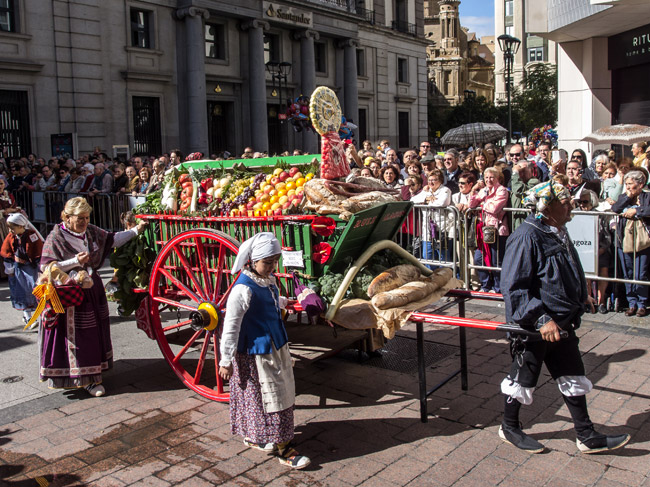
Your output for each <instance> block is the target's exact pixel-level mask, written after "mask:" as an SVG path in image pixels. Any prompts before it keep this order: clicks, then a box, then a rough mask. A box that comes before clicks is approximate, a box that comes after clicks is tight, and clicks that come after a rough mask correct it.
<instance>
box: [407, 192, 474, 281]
mask: <svg viewBox="0 0 650 487" xmlns="http://www.w3.org/2000/svg"><path fill="white" fill-rule="evenodd" d="M461 221H462V216H461V214H460V212H459V211H458V209H457V208H456V207H455V206H449V207H447V208H433V207H431V206H428V205H415V206H414V207H413V209H412V210H411V213H409V215H408V217H407V219H406V221H405V222H404V224H403V226H402V230H401V231H400V232H399V233H398V234H397V237H396V239H397V243H398V244H399V245H400V246H401V247H402V248H404V249H406V250H408V251H409V252H411V253H412V254H413V255H414V256H415V257H417V258H418V259H419V260H420V261H421V262H422V263H423V264H425V265H426V266H428V267H431V268H435V267H451V268H452V269H455V270H456V272H457V273H459V272H460V269H461V266H460V261H459V255H460V250H461V248H460V247H459V239H458V237H459V235H460V234H459V232H458V229H459V228H460V225H459V222H461ZM458 275H460V274H458Z"/></svg>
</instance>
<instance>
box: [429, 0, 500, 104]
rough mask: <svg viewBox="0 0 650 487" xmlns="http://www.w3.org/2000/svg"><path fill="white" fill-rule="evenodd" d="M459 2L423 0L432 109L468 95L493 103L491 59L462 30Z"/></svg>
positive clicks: (490, 55) (475, 39) (492, 61)
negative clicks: (483, 98)
mask: <svg viewBox="0 0 650 487" xmlns="http://www.w3.org/2000/svg"><path fill="white" fill-rule="evenodd" d="M460 3H461V2H460V1H459V0H425V2H424V32H425V38H426V39H427V40H428V41H429V46H428V47H427V66H428V76H429V100H430V102H431V103H432V104H433V105H435V106H454V105H459V104H461V103H462V102H463V99H464V97H465V96H466V93H467V91H468V90H469V91H472V92H474V94H475V95H476V96H484V97H486V98H487V99H492V97H493V96H494V74H493V71H494V56H493V54H492V53H491V52H490V50H489V49H488V48H487V47H486V46H483V45H482V44H481V41H480V40H479V39H477V38H476V35H475V34H473V33H468V32H467V30H466V29H464V28H463V27H461V22H460V17H459V11H458V7H459V5H460Z"/></svg>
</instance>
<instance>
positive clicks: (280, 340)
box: [237, 272, 288, 355]
mask: <svg viewBox="0 0 650 487" xmlns="http://www.w3.org/2000/svg"><path fill="white" fill-rule="evenodd" d="M237 284H243V285H244V286H246V287H248V288H249V289H250V290H251V291H252V292H253V295H252V297H251V303H250V307H249V308H248V311H246V313H245V314H244V318H243V319H242V325H241V330H240V332H239V341H238V342H237V352H239V353H247V354H248V355H264V354H269V353H271V352H272V350H273V349H272V347H271V343H273V344H274V345H275V348H276V349H278V350H279V349H280V348H282V347H283V346H284V344H285V343H287V341H288V338H287V331H286V330H285V328H284V323H283V322H282V317H281V316H280V313H279V310H278V304H279V302H280V295H279V293H278V288H277V287H275V286H272V287H262V286H260V285H259V284H257V283H256V282H255V281H253V280H252V279H251V278H250V277H248V276H247V275H246V274H244V273H243V272H242V273H241V274H240V275H239V278H238V279H237ZM271 293H273V294H274V295H275V299H273V296H272V295H271ZM276 303H278V304H276Z"/></svg>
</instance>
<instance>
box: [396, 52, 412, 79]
mask: <svg viewBox="0 0 650 487" xmlns="http://www.w3.org/2000/svg"><path fill="white" fill-rule="evenodd" d="M408 67H409V65H408V59H406V58H403V57H398V58H397V81H398V82H399V83H408V82H409V69H408Z"/></svg>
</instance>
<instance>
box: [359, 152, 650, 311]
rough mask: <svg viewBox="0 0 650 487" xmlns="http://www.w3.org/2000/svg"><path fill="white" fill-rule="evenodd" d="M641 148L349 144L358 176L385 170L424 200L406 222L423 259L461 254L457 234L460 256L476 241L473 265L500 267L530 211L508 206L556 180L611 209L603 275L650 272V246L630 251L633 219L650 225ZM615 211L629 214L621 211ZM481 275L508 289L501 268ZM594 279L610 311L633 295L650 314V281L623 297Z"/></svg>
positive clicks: (476, 276) (487, 285) (604, 230)
mask: <svg viewBox="0 0 650 487" xmlns="http://www.w3.org/2000/svg"><path fill="white" fill-rule="evenodd" d="M632 154H633V158H630V157H620V158H617V156H616V154H615V152H614V151H613V150H612V151H604V150H599V151H596V152H595V153H594V154H593V157H592V159H591V160H588V158H587V155H586V154H585V152H584V151H583V150H581V149H576V150H574V151H572V152H571V153H570V155H569V153H568V152H567V151H565V150H562V149H558V148H557V147H553V145H552V143H551V142H549V141H543V142H541V143H539V144H538V145H536V144H534V143H529V144H526V146H524V145H521V144H509V145H506V146H505V147H504V148H503V149H500V148H499V147H497V146H495V145H493V144H486V145H485V146H483V147H480V148H479V147H477V148H469V149H468V150H462V151H459V150H457V149H449V150H447V151H445V152H441V153H438V151H432V148H431V144H430V143H429V142H427V141H423V142H422V143H421V144H420V147H419V150H418V149H413V150H408V151H405V152H403V153H402V152H399V151H396V150H395V149H393V148H391V146H390V141H388V140H382V141H381V142H380V143H379V145H378V147H376V148H374V147H373V145H372V143H370V142H369V141H364V142H363V144H362V146H361V147H360V149H359V150H356V149H355V147H354V146H348V158H349V159H350V160H351V161H353V166H356V167H355V168H354V169H353V170H352V171H353V173H354V174H355V175H360V176H366V177H372V178H376V179H378V180H379V181H381V182H382V183H383V184H384V185H385V186H386V187H387V188H393V189H399V190H400V194H401V197H402V199H403V200H410V201H412V202H414V203H416V205H419V208H420V211H416V213H415V215H416V216H415V219H413V218H411V219H410V220H409V221H407V223H406V224H405V226H404V228H403V230H402V231H403V233H402V238H403V239H404V242H405V243H406V244H407V245H408V246H410V247H411V250H412V251H413V252H414V253H415V254H416V255H417V256H418V257H420V258H422V259H425V260H431V259H434V260H439V261H451V259H452V255H451V254H452V251H453V243H452V242H453V240H454V238H456V240H457V242H458V247H457V248H456V255H457V256H458V257H457V259H460V260H462V259H463V257H464V256H463V255H462V254H463V253H464V252H463V250H464V247H465V246H467V247H469V248H471V249H472V251H471V252H470V261H471V263H472V264H475V265H476V266H478V267H479V268H480V267H488V268H489V267H500V263H501V260H502V258H503V252H504V250H505V244H506V240H507V238H508V236H509V235H510V233H511V232H512V231H514V230H515V229H516V228H517V227H518V226H519V225H521V224H522V223H523V221H524V220H525V218H526V216H527V212H524V211H520V212H516V211H511V210H510V211H506V210H507V209H523V208H524V197H525V196H526V193H527V192H528V191H529V190H530V189H532V188H533V187H534V186H536V185H537V184H540V183H543V182H545V181H549V180H550V179H553V180H555V181H557V182H559V183H561V184H562V185H564V186H565V187H567V188H568V189H569V191H570V193H571V195H572V197H573V203H574V206H575V208H576V210H577V211H592V212H593V211H600V212H609V215H610V216H601V217H600V218H599V227H598V228H599V231H598V237H599V238H598V240H599V245H598V246H599V248H598V257H597V260H598V263H597V267H598V269H597V274H598V275H599V276H601V277H610V276H613V275H614V274H613V272H614V271H615V270H616V269H614V267H615V266H618V269H617V270H616V271H617V273H616V275H617V276H618V277H623V278H625V279H626V280H636V281H647V280H648V277H650V276H649V274H650V272H649V271H650V249H643V250H638V251H636V250H635V251H634V252H632V253H630V252H623V238H624V235H625V229H626V225H627V222H629V221H632V220H635V219H637V220H638V219H641V221H643V222H644V224H645V227H646V229H650V192H646V191H645V189H646V188H647V184H648V179H649V178H648V168H649V166H650V149H649V148H648V147H647V145H646V144H645V143H638V144H634V145H633V146H632ZM451 207H454V208H455V209H456V210H457V211H458V212H459V213H460V214H465V213H466V212H469V213H467V215H466V219H465V221H467V222H469V225H470V226H471V228H469V229H468V230H467V232H466V233H464V229H460V228H459V226H458V223H459V222H458V221H457V220H458V218H453V215H451V213H450V212H449V211H447V210H445V209H448V208H451ZM611 212H614V213H618V214H620V217H619V218H618V219H615V218H612V216H611ZM646 218H647V220H646ZM450 220H451V222H450ZM616 225H618V228H616ZM459 231H460V234H456V232H459ZM464 235H467V240H464V238H463V237H464ZM614 256H617V259H615V258H614ZM472 281H473V282H472V286H473V287H474V288H475V289H477V290H482V291H485V292H500V273H499V272H496V271H491V270H487V269H486V270H478V272H476V273H473V275H472ZM590 284H591V287H592V288H593V295H594V298H595V299H597V303H598V311H599V312H601V313H607V312H608V310H610V309H612V308H613V307H614V302H615V299H620V307H621V308H622V307H624V306H625V302H626V301H627V311H626V314H627V315H628V316H632V315H634V314H636V315H637V316H645V315H646V313H647V311H646V303H647V298H648V286H645V285H635V284H626V285H625V291H621V292H620V296H618V297H617V298H614V299H610V300H609V301H608V298H611V297H612V293H613V292H614V293H615V291H616V290H615V289H613V288H614V286H611V285H608V283H607V282H606V281H598V282H593V283H590ZM608 291H609V292H608ZM608 303H609V306H608Z"/></svg>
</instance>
